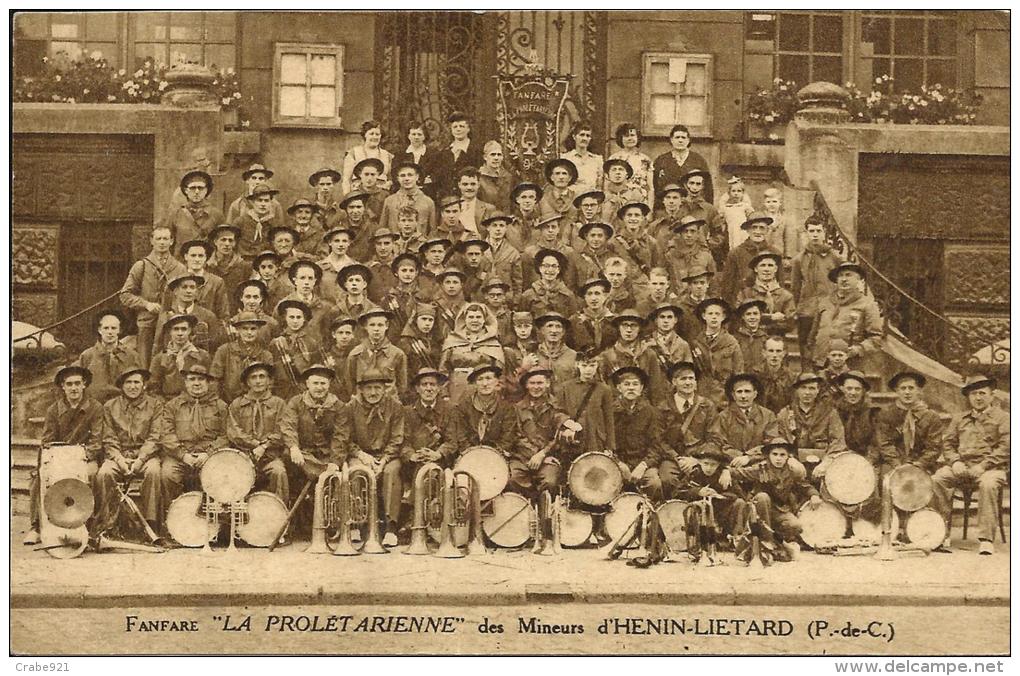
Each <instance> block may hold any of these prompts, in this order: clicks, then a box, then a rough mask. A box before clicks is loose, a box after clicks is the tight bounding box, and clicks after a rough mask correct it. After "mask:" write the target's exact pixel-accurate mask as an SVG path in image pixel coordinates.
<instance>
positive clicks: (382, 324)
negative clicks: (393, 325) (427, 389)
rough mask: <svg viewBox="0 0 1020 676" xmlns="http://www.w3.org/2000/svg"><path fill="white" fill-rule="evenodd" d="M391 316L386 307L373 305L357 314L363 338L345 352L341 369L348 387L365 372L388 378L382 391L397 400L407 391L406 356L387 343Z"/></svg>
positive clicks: (354, 383) (358, 380)
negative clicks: (343, 365)
mask: <svg viewBox="0 0 1020 676" xmlns="http://www.w3.org/2000/svg"><path fill="white" fill-rule="evenodd" d="M392 316H393V314H392V313H391V312H389V311H388V310H383V309H381V308H376V309H374V310H367V311H365V312H363V313H361V314H360V315H359V316H358V325H359V326H360V327H361V328H362V330H363V331H364V333H365V338H364V340H362V341H361V343H360V344H358V345H355V346H354V348H353V349H352V350H351V351H350V354H348V355H347V365H346V367H345V369H344V373H345V380H346V381H347V384H348V386H349V387H353V386H355V385H357V384H358V383H359V382H360V381H361V377H362V375H363V374H364V373H366V372H368V371H377V372H378V373H380V374H382V376H383V377H385V378H386V379H387V381H388V383H389V384H388V386H387V388H386V394H387V395H388V396H391V397H393V398H394V399H396V400H398V401H399V399H400V397H401V396H402V395H403V394H404V392H406V391H407V355H405V354H404V352H403V351H402V350H401V349H400V348H399V347H397V346H396V345H394V344H393V343H391V342H390V339H389V337H388V336H387V332H388V331H389V327H390V319H391V317H392Z"/></svg>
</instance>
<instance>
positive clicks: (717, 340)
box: [691, 298, 744, 403]
mask: <svg viewBox="0 0 1020 676" xmlns="http://www.w3.org/2000/svg"><path fill="white" fill-rule="evenodd" d="M695 312H696V313H697V316H698V317H701V321H702V323H703V325H704V328H703V329H702V331H701V333H700V335H699V336H698V337H697V338H695V341H694V342H692V343H691V345H694V346H698V344H699V343H700V345H704V346H705V350H706V352H707V356H708V359H707V360H706V361H707V362H708V363H709V364H710V366H709V369H708V371H707V373H706V372H705V371H702V374H704V376H705V377H704V379H703V382H702V386H703V387H704V388H705V389H704V390H702V392H703V393H704V394H705V395H706V396H707V397H709V398H710V399H713V400H714V401H716V403H721V402H722V400H723V398H722V396H721V395H722V394H723V392H722V390H723V388H722V387H721V385H722V384H723V383H725V382H726V380H727V379H728V378H729V377H730V376H731V375H733V374H734V373H740V372H742V371H743V370H744V355H743V353H741V351H740V343H738V342H737V339H736V338H734V337H733V336H732V335H731V334H730V333H729V331H727V330H726V328H725V327H724V326H723V324H724V323H726V322H728V321H729V319H730V317H731V316H732V314H733V311H732V310H731V309H730V306H729V304H728V303H727V302H726V301H724V300H722V299H721V298H706V299H705V300H703V301H701V302H700V303H698V306H697V307H696V308H695ZM692 352H693V350H692ZM695 357H697V355H696V354H695Z"/></svg>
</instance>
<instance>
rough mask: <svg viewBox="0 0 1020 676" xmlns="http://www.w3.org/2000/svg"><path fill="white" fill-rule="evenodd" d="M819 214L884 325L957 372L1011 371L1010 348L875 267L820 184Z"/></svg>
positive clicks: (816, 196) (830, 240) (827, 236)
mask: <svg viewBox="0 0 1020 676" xmlns="http://www.w3.org/2000/svg"><path fill="white" fill-rule="evenodd" d="M811 188H812V190H814V193H815V194H814V214H813V216H814V217H815V218H818V219H820V220H821V222H822V223H823V224H824V227H825V239H826V241H827V242H828V244H829V245H830V246H832V248H833V249H835V250H836V251H837V252H838V253H839V254H840V255H842V256H843V257H844V258H845V259H846V260H848V261H852V262H854V263H857V264H858V265H860V266H861V267H862V268H863V269H864V271H865V273H866V275H867V285H868V289H869V290H870V292H871V294H872V295H873V296H874V298H875V301H876V302H877V303H878V306H879V308H880V309H881V311H882V317H883V323H884V329H885V330H886V331H887V332H890V333H892V334H894V335H896V336H897V337H898V338H900V339H901V340H904V341H905V342H906V343H908V344H909V345H910V346H911V347H913V348H914V349H915V350H917V351H918V352H921V353H922V354H924V355H926V356H928V357H931V358H932V359H935V360H936V361H939V362H941V363H943V364H945V365H946V366H948V367H950V368H951V369H953V370H954V371H956V372H957V373H960V374H962V375H967V374H969V373H975V372H982V373H1000V374H1001V373H1008V371H1009V363H1010V348H1009V346H1008V345H1002V344H999V343H998V342H995V341H990V340H988V339H987V338H984V337H982V336H978V335H975V334H974V333H973V332H971V331H968V330H967V329H965V328H963V327H961V326H960V325H959V324H956V323H955V322H953V321H952V320H950V319H949V318H947V317H945V316H944V315H942V314H940V313H939V312H937V311H935V310H934V309H932V308H931V307H929V306H928V305H926V304H925V303H923V302H921V301H920V300H918V299H917V298H915V297H914V296H913V295H911V294H910V293H909V292H908V291H906V290H904V289H903V288H902V287H900V286H899V285H898V284H896V282H894V281H893V280H892V279H890V278H889V277H888V275H885V274H884V273H883V272H882V271H881V270H879V269H878V268H876V267H875V266H874V265H873V264H872V262H871V261H870V260H868V258H867V257H866V256H865V255H863V253H862V252H861V250H860V249H859V248H858V247H857V246H855V245H854V243H853V242H851V241H850V239H849V238H848V237H847V236H846V233H844V232H843V230H842V229H841V228H840V227H839V223H837V222H836V218H835V217H834V216H833V214H832V211H831V210H830V209H829V205H828V204H826V202H825V197H824V195H822V191H821V190H820V189H819V187H818V185H817V184H816V183H815V182H813V181H812V182H811Z"/></svg>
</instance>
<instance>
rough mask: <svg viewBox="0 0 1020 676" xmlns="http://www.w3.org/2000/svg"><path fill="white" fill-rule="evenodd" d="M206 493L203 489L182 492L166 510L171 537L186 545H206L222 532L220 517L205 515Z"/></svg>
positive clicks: (167, 525)
mask: <svg viewBox="0 0 1020 676" xmlns="http://www.w3.org/2000/svg"><path fill="white" fill-rule="evenodd" d="M204 505H205V495H203V493H202V491H191V492H190V493H182V494H181V495H179V496H178V497H177V498H176V499H175V500H174V501H173V502H171V503H170V508H169V509H167V510H166V529H167V530H168V531H169V532H170V537H172V538H173V539H174V541H176V542H177V543H178V544H181V545H183V546H185V547H204V546H205V543H207V542H211V541H213V540H215V539H216V536H218V535H219V534H220V522H219V520H218V519H214V520H209V519H206V517H205V507H204Z"/></svg>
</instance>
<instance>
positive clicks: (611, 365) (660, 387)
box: [599, 308, 666, 404]
mask: <svg viewBox="0 0 1020 676" xmlns="http://www.w3.org/2000/svg"><path fill="white" fill-rule="evenodd" d="M645 321H646V318H645V317H644V315H642V314H641V313H640V312H638V311H637V310H635V309H634V308H627V309H625V310H621V311H620V312H618V313H617V314H616V315H614V316H613V317H612V318H610V322H611V323H612V325H613V328H614V329H615V330H616V336H617V338H616V342H615V343H613V344H612V345H611V346H610V347H609V348H607V349H606V350H605V351H604V352H603V353H602V356H601V357H600V358H599V362H600V363H599V373H600V374H601V376H602V379H603V380H604V381H605V382H610V381H611V380H612V375H613V373H615V372H616V371H617V370H618V369H620V368H623V367H628V366H630V367H638V368H640V369H641V370H642V371H643V372H644V373H645V374H646V375H647V376H648V378H649V379H650V381H651V383H653V387H651V388H648V389H646V390H645V392H644V396H645V397H650V398H652V403H653V404H660V403H662V401H663V400H664V397H665V389H666V388H665V387H664V383H665V374H664V372H663V369H662V367H661V366H660V365H659V359H658V357H657V356H656V354H655V350H654V349H652V348H651V347H650V346H648V345H647V344H646V343H645V342H644V341H642V340H641V329H642V327H644V325H645Z"/></svg>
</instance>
